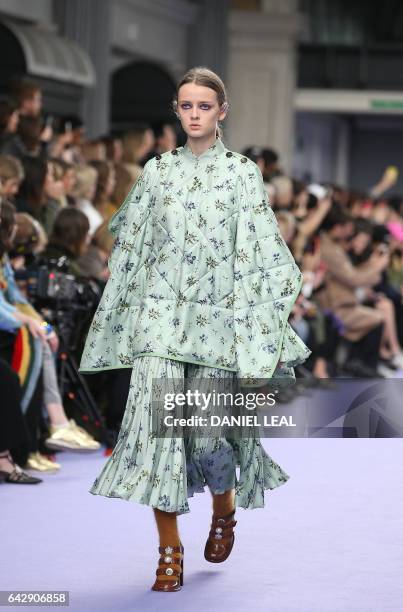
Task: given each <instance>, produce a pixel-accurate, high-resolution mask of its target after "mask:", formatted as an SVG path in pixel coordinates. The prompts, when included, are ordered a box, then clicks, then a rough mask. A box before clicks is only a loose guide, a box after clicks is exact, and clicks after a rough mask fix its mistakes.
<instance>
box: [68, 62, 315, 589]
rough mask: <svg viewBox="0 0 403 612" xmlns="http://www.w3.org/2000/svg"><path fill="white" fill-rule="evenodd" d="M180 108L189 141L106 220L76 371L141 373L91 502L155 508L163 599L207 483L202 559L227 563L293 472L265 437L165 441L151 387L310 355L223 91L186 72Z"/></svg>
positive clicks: (297, 278) (293, 277)
mask: <svg viewBox="0 0 403 612" xmlns="http://www.w3.org/2000/svg"><path fill="white" fill-rule="evenodd" d="M174 108H175V112H176V113H177V116H178V117H179V119H180V121H181V124H182V127H183V129H184V130H185V132H186V134H187V136H188V139H187V142H186V144H185V146H184V147H178V148H177V149H174V150H172V151H168V152H166V153H164V154H162V155H157V156H156V157H154V158H152V159H151V160H149V161H148V162H147V164H146V165H145V167H144V170H143V173H142V175H141V176H140V178H139V179H138V181H137V183H136V184H135V185H134V187H133V188H132V190H131V192H130V193H129V195H128V196H127V198H126V200H125V202H124V203H123V205H122V206H121V208H120V209H119V210H118V211H117V212H116V213H115V215H114V216H113V217H112V219H111V221H110V223H109V229H110V231H111V232H112V233H113V234H114V235H115V236H116V241H115V244H114V249H113V251H112V254H111V257H110V260H109V267H110V270H111V276H110V278H109V281H108V283H107V286H106V288H105V290H104V293H103V296H102V299H101V302H100V304H99V307H98V310H97V312H96V314H95V317H94V320H93V322H92V325H91V328H90V331H89V334H88V337H87V340H86V345H85V348H84V352H83V356H82V360H81V364H80V370H81V371H83V372H93V371H98V370H106V369H111V368H122V367H129V368H132V375H131V382H130V390H129V396H128V400H127V406H126V410H125V414H124V417H123V421H122V425H121V430H120V432H119V436H118V439H117V443H116V446H115V448H114V450H113V453H112V454H111V456H110V457H109V459H108V461H107V462H106V464H105V465H104V467H103V469H102V472H101V474H100V475H99V476H98V478H96V479H95V482H94V483H93V485H92V487H91V489H90V492H91V493H93V494H94V495H104V496H106V497H120V498H122V499H126V500H130V501H137V502H139V503H142V504H147V505H149V506H151V507H152V508H153V512H154V514H155V518H156V523H157V527H158V532H159V539H160V548H159V552H160V555H161V556H160V559H159V568H158V569H157V572H156V574H157V577H156V580H155V583H154V585H153V586H152V588H153V589H154V590H157V591H178V590H180V588H181V585H182V584H183V554H184V548H183V546H182V543H181V541H180V537H179V533H178V527H177V518H176V517H177V515H178V514H182V513H185V512H189V505H188V501H187V498H188V497H191V496H193V494H194V493H195V492H203V491H204V487H205V485H207V486H208V487H209V489H210V491H211V493H212V496H213V517H212V524H211V529H210V533H209V536H208V539H207V542H206V547H205V551H204V555H205V558H206V559H207V560H208V561H211V562H214V563H220V562H222V561H224V560H225V559H226V558H227V557H228V555H229V554H230V552H231V549H232V546H233V543H234V533H233V527H234V526H235V524H236V521H235V520H234V514H235V508H236V507H237V506H241V507H243V508H257V507H263V506H264V490H265V489H273V488H274V487H278V486H280V485H281V484H283V483H284V482H286V481H287V479H288V475H287V474H286V473H285V472H284V471H283V470H282V469H281V467H280V466H279V465H277V463H275V462H274V461H273V459H272V458H271V457H270V456H268V455H267V454H266V452H265V451H264V449H263V447H262V446H261V444H260V441H259V439H257V438H253V437H248V438H244V439H242V438H241V439H240V440H237V441H236V442H235V441H234V440H227V439H225V437H220V438H209V439H206V438H205V437H204V438H196V437H195V436H189V437H185V438H183V437H182V438H175V437H174V438H172V439H171V440H169V442H167V440H164V439H161V438H158V437H156V436H155V435H154V433H153V431H152V427H151V421H152V414H153V403H152V382H153V378H155V379H169V380H173V379H175V380H176V381H177V380H179V381H182V383H183V384H182V390H183V389H184V387H185V385H186V388H187V389H196V388H198V387H199V384H198V381H199V383H200V384H202V383H203V380H206V379H209V380H210V379H217V380H222V379H234V378H236V377H237V378H243V379H247V380H252V381H254V380H255V379H262V378H263V379H264V378H271V377H272V376H273V375H274V374H275V376H276V377H288V378H290V377H291V378H292V377H293V375H294V372H293V366H294V365H296V364H298V363H302V362H303V361H305V359H306V358H307V357H308V356H309V354H310V351H309V349H308V348H307V347H306V346H305V344H303V342H302V341H301V340H300V338H299V337H298V336H297V335H296V334H295V332H294V331H293V330H292V328H291V327H290V325H289V324H288V323H287V319H288V315H289V313H290V310H291V308H292V306H293V304H294V302H295V300H296V298H297V296H298V293H299V290H300V287H301V282H302V278H301V273H300V271H299V269H298V267H297V265H296V263H295V261H294V259H293V257H292V255H291V253H290V251H289V250H288V248H287V246H286V244H285V242H284V241H283V239H282V237H281V235H280V233H279V230H278V225H277V221H276V219H275V217H274V214H273V212H272V210H271V208H270V205H269V202H268V200H267V196H266V192H265V189H264V185H263V180H262V175H261V172H260V170H259V169H258V167H257V166H256V164H254V163H253V162H252V161H250V160H248V159H247V158H246V157H243V156H242V155H239V154H238V153H235V152H232V151H229V150H228V149H226V147H225V146H224V144H223V142H222V140H221V138H220V136H219V135H220V132H219V128H218V122H219V121H222V120H223V119H224V117H225V115H226V111H227V108H228V102H227V97H226V92H225V87H224V84H223V82H222V81H221V79H220V78H219V77H218V76H217V75H216V74H214V73H213V72H211V71H210V70H208V69H206V68H194V69H192V70H190V71H189V72H188V73H186V74H185V76H184V77H183V79H182V80H181V81H180V83H179V86H178V88H177V93H176V97H175V100H174ZM224 382H225V380H224ZM237 465H238V466H239V474H240V475H239V480H238V478H237V475H236V472H235V468H236V466H237Z"/></svg>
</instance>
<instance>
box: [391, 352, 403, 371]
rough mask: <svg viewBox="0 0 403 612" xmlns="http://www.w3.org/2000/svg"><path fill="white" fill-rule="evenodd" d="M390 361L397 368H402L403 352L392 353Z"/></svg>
mask: <svg viewBox="0 0 403 612" xmlns="http://www.w3.org/2000/svg"><path fill="white" fill-rule="evenodd" d="M391 362H392V363H393V365H394V366H396V367H397V368H398V369H399V370H403V353H397V355H393V357H392V358H391Z"/></svg>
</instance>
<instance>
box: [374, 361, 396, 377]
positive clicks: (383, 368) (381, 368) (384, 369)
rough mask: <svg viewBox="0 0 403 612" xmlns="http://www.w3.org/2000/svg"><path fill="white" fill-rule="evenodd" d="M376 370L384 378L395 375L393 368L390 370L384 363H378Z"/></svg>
mask: <svg viewBox="0 0 403 612" xmlns="http://www.w3.org/2000/svg"><path fill="white" fill-rule="evenodd" d="M376 371H377V372H378V374H380V375H381V376H383V377H384V378H395V376H396V372H395V370H390V369H389V368H387V367H386V365H383V364H382V363H380V364H378V367H377V368H376Z"/></svg>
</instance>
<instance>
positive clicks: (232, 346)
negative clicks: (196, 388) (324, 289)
mask: <svg viewBox="0 0 403 612" xmlns="http://www.w3.org/2000/svg"><path fill="white" fill-rule="evenodd" d="M109 229H110V231H111V232H112V233H113V235H114V236H115V237H116V240H115V244H114V249H113V251H112V254H111V257H110V260H109V267H110V270H111V275H110V278H109V280H108V283H107V285H106V287H105V290H104V293H103V296H102V298H101V301H100V304H99V306H98V309H97V311H96V314H95V316H94V319H93V321H92V325H91V327H90V330H89V333H88V336H87V339H86V344H85V347H84V351H83V355H82V359H81V363H80V371H81V372H94V371H98V370H106V369H111V368H121V367H130V368H132V367H133V366H134V364H135V361H136V358H137V357H139V356H142V355H143V356H144V355H154V356H159V357H164V358H168V359H173V360H178V361H180V362H186V363H193V364H199V365H204V366H208V367H212V368H222V369H225V370H230V371H233V372H235V373H236V375H237V377H238V378H245V379H248V380H252V381H253V380H255V379H262V378H270V377H273V376H275V377H276V378H281V377H283V378H285V379H290V378H293V376H294V373H293V366H295V365H297V364H298V363H302V362H303V361H305V360H306V358H307V357H308V356H309V354H310V350H309V349H308V348H307V347H306V346H305V344H304V343H303V342H302V340H301V339H300V338H299V337H298V336H297V334H296V333H295V331H294V330H293V329H292V328H291V326H290V325H289V323H288V321H287V320H288V316H289V313H290V311H291V308H292V305H293V303H294V302H295V300H296V298H297V296H298V293H299V291H300V288H301V283H302V276H301V272H300V270H299V269H298V267H297V265H296V263H295V261H294V259H293V257H292V255H291V253H290V251H289V249H288V247H287V245H286V244H285V242H284V240H283V239H282V237H281V234H280V232H279V228H278V224H277V221H276V218H275V216H274V213H273V211H272V209H271V207H270V204H269V202H268V199H267V195H266V191H265V189H264V184H263V180H262V176H261V173H260V170H259V168H258V167H257V166H256V164H254V163H253V162H252V161H250V160H249V159H247V158H246V157H243V156H242V155H240V154H238V153H235V152H232V151H228V150H227V149H226V147H225V146H224V144H223V143H222V141H221V140H220V139H217V140H216V142H215V143H214V144H213V145H212V146H211V147H210V148H209V149H208V150H207V151H206V152H205V153H203V154H202V155H200V156H195V155H194V154H193V153H192V151H191V149H190V148H189V146H188V145H185V146H184V147H179V148H178V149H174V150H173V151H170V152H167V153H164V154H162V155H158V156H156V157H154V158H153V159H151V160H150V161H149V162H147V164H146V165H145V167H144V170H143V173H142V175H141V176H140V178H139V179H138V181H137V183H136V184H135V185H134V187H133V188H132V190H131V192H130V193H129V195H128V197H127V198H126V200H125V202H124V203H123V205H122V206H121V208H120V209H119V210H118V211H117V212H116V213H115V214H114V216H113V217H112V218H111V220H110V222H109ZM280 362H281V364H280Z"/></svg>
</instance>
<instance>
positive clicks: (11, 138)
mask: <svg viewBox="0 0 403 612" xmlns="http://www.w3.org/2000/svg"><path fill="white" fill-rule="evenodd" d="M18 121H19V113H18V108H17V106H16V104H13V102H11V101H10V100H0V153H1V154H2V155H7V154H8V153H9V151H10V150H11V151H12V150H13V147H14V143H15V140H18V137H17V129H18Z"/></svg>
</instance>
